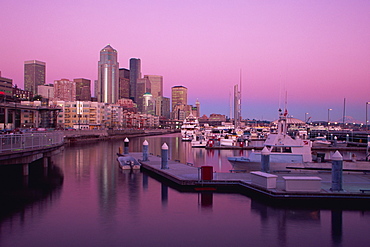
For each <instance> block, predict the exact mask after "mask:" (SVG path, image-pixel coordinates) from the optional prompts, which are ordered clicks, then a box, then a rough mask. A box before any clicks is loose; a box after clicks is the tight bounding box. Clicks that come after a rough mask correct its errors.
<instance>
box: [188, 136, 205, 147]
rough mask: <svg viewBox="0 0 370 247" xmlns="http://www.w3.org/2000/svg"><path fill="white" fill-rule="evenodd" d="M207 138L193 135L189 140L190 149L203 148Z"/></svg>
mask: <svg viewBox="0 0 370 247" xmlns="http://www.w3.org/2000/svg"><path fill="white" fill-rule="evenodd" d="M207 142H208V140H207V138H206V136H205V135H203V134H202V133H200V134H195V138H193V140H191V147H192V148H205V147H206V146H207Z"/></svg>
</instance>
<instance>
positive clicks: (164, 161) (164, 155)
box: [161, 143, 168, 169]
mask: <svg viewBox="0 0 370 247" xmlns="http://www.w3.org/2000/svg"><path fill="white" fill-rule="evenodd" d="M161 157H162V163H161V169H168V146H167V144H166V143H163V145H162V155H161Z"/></svg>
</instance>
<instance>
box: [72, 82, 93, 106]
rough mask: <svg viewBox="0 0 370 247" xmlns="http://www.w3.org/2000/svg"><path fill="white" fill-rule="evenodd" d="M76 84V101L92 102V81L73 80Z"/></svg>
mask: <svg viewBox="0 0 370 247" xmlns="http://www.w3.org/2000/svg"><path fill="white" fill-rule="evenodd" d="M73 81H74V82H76V100H79V101H90V100H91V81H90V80H88V79H84V78H77V79H73Z"/></svg>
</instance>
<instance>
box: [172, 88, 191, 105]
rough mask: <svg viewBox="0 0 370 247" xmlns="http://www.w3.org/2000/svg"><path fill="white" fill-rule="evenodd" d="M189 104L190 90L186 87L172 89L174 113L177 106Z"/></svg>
mask: <svg viewBox="0 0 370 247" xmlns="http://www.w3.org/2000/svg"><path fill="white" fill-rule="evenodd" d="M187 104H188V89H187V88H186V87H184V86H173V87H172V111H174V110H175V107H176V105H185V106H186V105H187Z"/></svg>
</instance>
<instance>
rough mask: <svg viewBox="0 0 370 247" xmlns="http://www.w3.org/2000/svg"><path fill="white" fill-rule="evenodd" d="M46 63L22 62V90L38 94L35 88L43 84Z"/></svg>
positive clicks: (35, 61)
mask: <svg viewBox="0 0 370 247" xmlns="http://www.w3.org/2000/svg"><path fill="white" fill-rule="evenodd" d="M45 71H46V63H44V62H41V61H37V60H30V61H25V62H24V90H26V91H31V92H32V93H33V94H34V95H36V94H38V92H37V89H38V88H37V86H39V85H44V84H45V78H46V75H45V74H46V73H45Z"/></svg>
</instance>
